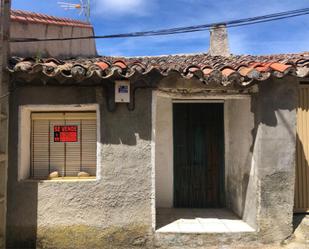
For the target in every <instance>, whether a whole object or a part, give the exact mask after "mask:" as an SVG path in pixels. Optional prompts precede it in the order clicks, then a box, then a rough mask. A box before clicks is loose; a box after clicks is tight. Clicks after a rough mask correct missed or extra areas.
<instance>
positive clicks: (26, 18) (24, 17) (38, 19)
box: [11, 10, 92, 28]
mask: <svg viewBox="0 0 309 249" xmlns="http://www.w3.org/2000/svg"><path fill="white" fill-rule="evenodd" d="M11 21H13V22H14V21H16V22H24V23H41V24H52V25H61V26H74V27H81V28H92V25H91V24H90V23H87V22H82V21H79V20H74V19H69V18H60V17H55V16H49V15H44V14H39V13H35V12H29V11H23V10H11Z"/></svg>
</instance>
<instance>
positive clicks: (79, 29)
mask: <svg viewBox="0 0 309 249" xmlns="http://www.w3.org/2000/svg"><path fill="white" fill-rule="evenodd" d="M10 29H11V39H16V38H40V39H48V38H68V37H88V36H93V35H94V31H93V27H92V25H91V24H90V23H86V22H82V21H78V20H72V19H69V18H59V17H54V16H49V15H44V14H38V13H33V12H28V11H21V10H12V11H11V27H10ZM10 46H11V54H13V55H16V56H31V57H35V58H42V57H48V56H52V57H57V58H72V57H77V56H80V57H91V56H96V55H97V52H96V46H95V40H94V39H83V40H66V41H49V42H46V41H45V42H28V43H24V42H23V43H15V42H11V44H10Z"/></svg>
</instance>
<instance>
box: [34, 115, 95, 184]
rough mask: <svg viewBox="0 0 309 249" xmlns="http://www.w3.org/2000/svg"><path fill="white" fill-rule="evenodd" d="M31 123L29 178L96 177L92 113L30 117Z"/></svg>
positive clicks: (93, 116)
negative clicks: (83, 175) (84, 174)
mask: <svg viewBox="0 0 309 249" xmlns="http://www.w3.org/2000/svg"><path fill="white" fill-rule="evenodd" d="M31 122H32V128H31V133H32V134H31V170H30V175H31V178H34V179H46V178H48V176H49V174H50V173H51V172H54V171H57V172H58V174H59V176H61V177H68V176H70V177H75V176H77V175H78V173H79V172H86V173H88V174H89V175H90V176H95V175H96V140H97V139H96V138H97V137H96V134H97V130H96V129H97V123H96V113H95V112H62V113H59V112H57V113H56V112H54V113H52V112H50V113H32V114H31ZM58 129H59V131H60V130H61V135H60V132H58V133H57V131H58ZM70 129H73V130H74V131H73V132H72V131H71V130H70ZM62 130H64V131H62ZM67 130H68V131H67ZM59 136H60V137H61V139H60V137H59ZM72 138H73V140H72Z"/></svg>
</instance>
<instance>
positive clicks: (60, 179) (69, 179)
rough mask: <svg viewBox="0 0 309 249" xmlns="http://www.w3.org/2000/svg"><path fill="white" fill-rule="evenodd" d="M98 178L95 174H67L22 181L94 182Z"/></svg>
mask: <svg viewBox="0 0 309 249" xmlns="http://www.w3.org/2000/svg"><path fill="white" fill-rule="evenodd" d="M96 180H97V178H96V177H95V176H90V177H78V176H76V177H75V176H67V177H57V178H52V179H25V180H21V181H22V182H87V181H90V182H94V181H96Z"/></svg>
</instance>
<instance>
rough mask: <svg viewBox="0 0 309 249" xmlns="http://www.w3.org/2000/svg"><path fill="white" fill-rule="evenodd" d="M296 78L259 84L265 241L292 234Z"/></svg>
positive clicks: (257, 153) (258, 159) (258, 158)
mask: <svg viewBox="0 0 309 249" xmlns="http://www.w3.org/2000/svg"><path fill="white" fill-rule="evenodd" d="M297 87H298V82H297V80H295V78H294V79H293V78H286V79H284V80H282V79H281V80H280V79H277V80H272V81H268V82H265V83H261V84H260V85H259V93H258V94H257V96H256V97H255V99H254V101H255V104H254V108H255V126H256V130H255V144H254V148H253V160H254V163H255V164H256V168H257V174H258V187H259V192H258V194H259V203H258V206H259V212H258V222H259V224H258V225H259V230H260V236H261V240H263V241H264V242H272V241H282V240H284V239H285V238H287V237H288V236H290V235H291V233H292V218H293V205H294V182H295V150H296V106H297V96H298V95H297Z"/></svg>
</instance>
